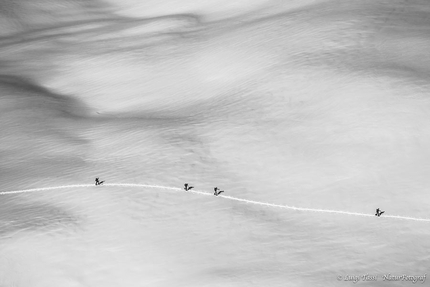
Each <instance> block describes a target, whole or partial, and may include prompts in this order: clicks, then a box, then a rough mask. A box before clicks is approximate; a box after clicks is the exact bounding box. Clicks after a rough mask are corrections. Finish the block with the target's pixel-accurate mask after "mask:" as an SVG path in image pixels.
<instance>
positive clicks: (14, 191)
mask: <svg viewBox="0 0 430 287" xmlns="http://www.w3.org/2000/svg"><path fill="white" fill-rule="evenodd" d="M104 186H107V187H146V188H159V189H169V190H176V191H182V192H189V193H195V194H199V195H208V196H214V195H213V194H212V193H207V192H202V191H197V190H188V191H185V190H183V189H182V188H177V187H169V186H161V185H148V184H133V183H107V184H103V185H101V186H100V187H99V186H98V187H97V188H102V187H104ZM81 187H95V185H94V184H75V185H62V186H53V187H42V188H32V189H22V190H12V191H3V192H0V195H7V194H17V193H28V192H37V191H48V190H55V189H68V188H81ZM218 197H221V198H225V199H230V200H235V201H240V202H244V203H250V204H257V205H263V206H268V207H277V208H284V209H291V210H298V211H309V212H325V213H338V214H346V215H355V216H369V217H373V216H374V215H373V214H366V213H358V212H349V211H341V210H330V209H314V208H304V207H295V206H288V205H280V204H273V203H266V202H260V201H254V200H248V199H243V198H237V197H232V196H227V195H218ZM383 218H394V219H404V220H413V221H427V222H430V219H427V218H416V217H409V216H398V215H384V216H383Z"/></svg>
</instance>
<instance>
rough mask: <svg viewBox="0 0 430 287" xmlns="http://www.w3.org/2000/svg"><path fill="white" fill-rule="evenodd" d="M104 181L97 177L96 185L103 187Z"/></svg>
mask: <svg viewBox="0 0 430 287" xmlns="http://www.w3.org/2000/svg"><path fill="white" fill-rule="evenodd" d="M103 182H105V181H104V180H102V181H100V180H99V178H98V177H96V185H102V184H103Z"/></svg>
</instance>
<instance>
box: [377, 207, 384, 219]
mask: <svg viewBox="0 0 430 287" xmlns="http://www.w3.org/2000/svg"><path fill="white" fill-rule="evenodd" d="M384 212H385V211H381V210H380V209H379V208H377V209H376V213H375V216H378V217H380V216H381V215H382V214H383V213H384Z"/></svg>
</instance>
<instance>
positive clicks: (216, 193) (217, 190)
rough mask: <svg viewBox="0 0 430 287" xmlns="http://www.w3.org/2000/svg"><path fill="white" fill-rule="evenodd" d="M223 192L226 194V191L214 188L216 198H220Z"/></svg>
mask: <svg viewBox="0 0 430 287" xmlns="http://www.w3.org/2000/svg"><path fill="white" fill-rule="evenodd" d="M223 192H224V190H220V189H219V188H218V187H214V195H215V196H218V195H220V194H221V193H223Z"/></svg>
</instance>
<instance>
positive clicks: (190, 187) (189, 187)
mask: <svg viewBox="0 0 430 287" xmlns="http://www.w3.org/2000/svg"><path fill="white" fill-rule="evenodd" d="M192 188H194V186H189V185H188V183H186V184H184V189H185V191H188V190H190V189H192Z"/></svg>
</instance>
